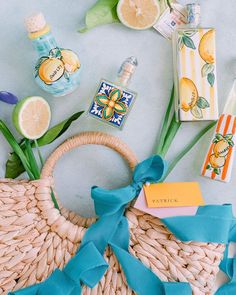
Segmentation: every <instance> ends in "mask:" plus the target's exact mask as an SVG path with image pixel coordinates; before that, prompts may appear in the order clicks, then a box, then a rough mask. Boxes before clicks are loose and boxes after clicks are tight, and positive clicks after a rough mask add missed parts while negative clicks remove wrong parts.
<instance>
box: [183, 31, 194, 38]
mask: <svg viewBox="0 0 236 295" xmlns="http://www.w3.org/2000/svg"><path fill="white" fill-rule="evenodd" d="M196 32H197V31H196V30H185V31H184V35H185V36H187V37H192V36H193V35H195V34H196Z"/></svg>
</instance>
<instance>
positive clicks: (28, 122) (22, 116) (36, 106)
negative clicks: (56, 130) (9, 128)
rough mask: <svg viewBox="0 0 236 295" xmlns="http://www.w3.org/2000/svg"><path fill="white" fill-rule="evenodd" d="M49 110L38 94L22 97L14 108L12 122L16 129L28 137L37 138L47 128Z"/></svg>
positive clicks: (49, 118) (49, 116)
mask: <svg viewBox="0 0 236 295" xmlns="http://www.w3.org/2000/svg"><path fill="white" fill-rule="evenodd" d="M50 121H51V110H50V106H49V104H48V102H47V101H46V100H45V99H44V98H42V97H40V96H31V97H26V98H24V99H22V100H21V101H20V102H19V103H18V104H17V105H16V106H15V108H14V111H13V123H14V125H15V127H16V129H17V131H18V132H19V133H20V134H21V135H23V136H24V137H26V138H28V139H32V140H34V139H38V138H40V137H42V136H43V135H44V133H45V132H46V131H47V130H48V127H49V124H50Z"/></svg>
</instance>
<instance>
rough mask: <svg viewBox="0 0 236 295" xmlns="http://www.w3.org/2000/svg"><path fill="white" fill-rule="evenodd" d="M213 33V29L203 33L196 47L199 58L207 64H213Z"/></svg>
mask: <svg viewBox="0 0 236 295" xmlns="http://www.w3.org/2000/svg"><path fill="white" fill-rule="evenodd" d="M214 34H215V31H214V30H210V31H208V32H207V33H206V34H204V35H203V36H202V38H201V41H200V43H199V47H198V51H199V54H200V56H201V58H202V59H203V60H204V61H205V62H207V63H209V64H213V63H214V62H215V53H214V49H215V41H214Z"/></svg>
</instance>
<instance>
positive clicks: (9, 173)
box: [5, 152, 25, 179]
mask: <svg viewBox="0 0 236 295" xmlns="http://www.w3.org/2000/svg"><path fill="white" fill-rule="evenodd" d="M24 172H25V168H24V166H23V165H22V162H21V160H20V158H19V157H18V156H17V154H16V153H14V152H13V153H11V154H10V155H9V157H8V160H7V162H6V172H5V177H6V178H13V179H15V178H17V177H18V176H19V175H21V174H22V173H24Z"/></svg>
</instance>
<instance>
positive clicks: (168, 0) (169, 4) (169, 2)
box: [166, 0, 173, 11]
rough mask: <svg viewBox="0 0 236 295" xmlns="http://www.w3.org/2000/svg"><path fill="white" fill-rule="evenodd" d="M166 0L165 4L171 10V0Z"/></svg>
mask: <svg viewBox="0 0 236 295" xmlns="http://www.w3.org/2000/svg"><path fill="white" fill-rule="evenodd" d="M166 2H167V5H168V6H169V8H170V11H172V10H173V8H172V6H171V0H166Z"/></svg>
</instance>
